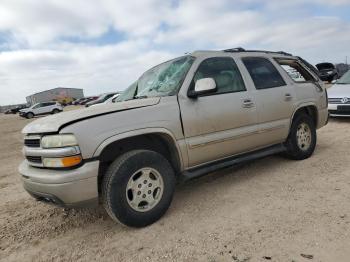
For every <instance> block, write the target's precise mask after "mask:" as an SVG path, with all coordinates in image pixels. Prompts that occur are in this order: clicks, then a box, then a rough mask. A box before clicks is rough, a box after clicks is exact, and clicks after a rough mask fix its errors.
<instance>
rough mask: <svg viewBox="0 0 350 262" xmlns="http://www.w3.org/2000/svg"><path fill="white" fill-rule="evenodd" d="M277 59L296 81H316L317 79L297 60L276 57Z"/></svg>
mask: <svg viewBox="0 0 350 262" xmlns="http://www.w3.org/2000/svg"><path fill="white" fill-rule="evenodd" d="M275 60H276V61H277V63H279V64H280V65H281V67H282V68H283V69H284V70H285V71H286V72H287V74H288V75H289V76H290V78H292V79H293V81H294V82H297V83H300V82H308V81H312V82H314V81H316V79H315V78H314V77H313V76H312V75H311V74H310V73H309V72H308V71H307V70H306V69H305V68H304V67H303V66H302V65H301V64H300V63H299V62H298V61H297V60H294V59H280V58H276V59H275Z"/></svg>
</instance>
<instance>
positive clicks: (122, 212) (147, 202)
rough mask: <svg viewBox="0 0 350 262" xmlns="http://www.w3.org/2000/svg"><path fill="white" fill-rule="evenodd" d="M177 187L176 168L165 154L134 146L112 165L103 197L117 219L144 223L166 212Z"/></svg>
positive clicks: (106, 179)
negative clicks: (134, 148) (136, 148)
mask: <svg viewBox="0 0 350 262" xmlns="http://www.w3.org/2000/svg"><path fill="white" fill-rule="evenodd" d="M174 189H175V174H174V170H173V168H172V167H171V165H170V163H169V161H168V160H167V159H166V158H165V157H163V156H162V155H161V154H159V153H157V152H154V151H150V150H132V151H130V152H127V153H125V154H123V155H122V156H120V157H118V158H117V159H116V160H115V161H114V162H113V163H112V164H111V165H110V167H109V168H108V170H107V172H106V174H105V177H104V179H103V182H102V201H103V205H104V207H105V209H106V211H107V213H108V214H109V215H110V217H111V218H112V219H113V220H115V221H118V222H120V223H122V224H124V225H127V226H131V227H144V226H147V225H150V224H152V223H154V222H155V221H157V220H158V219H160V218H161V217H162V216H163V215H164V214H165V212H166V211H167V209H168V208H169V206H170V203H171V200H172V197H173V193H174Z"/></svg>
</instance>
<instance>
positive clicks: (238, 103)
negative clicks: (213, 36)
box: [179, 56, 257, 167]
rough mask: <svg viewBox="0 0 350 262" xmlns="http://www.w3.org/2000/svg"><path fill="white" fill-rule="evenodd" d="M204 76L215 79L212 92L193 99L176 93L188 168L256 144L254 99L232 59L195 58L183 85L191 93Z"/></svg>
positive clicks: (242, 150)
mask: <svg viewBox="0 0 350 262" xmlns="http://www.w3.org/2000/svg"><path fill="white" fill-rule="evenodd" d="M189 77H190V78H191V79H188V78H189ZM208 77H210V78H213V79H214V80H215V82H216V85H217V91H216V92H214V93H210V94H206V95H202V96H199V97H198V98H196V99H193V98H189V97H188V96H187V95H186V94H185V93H181V92H180V94H179V104H180V110H181V117H182V123H183V130H184V135H185V140H186V143H187V149H188V156H189V166H190V167H191V166H196V165H199V164H203V163H205V162H210V161H213V160H217V159H221V158H224V157H227V156H230V155H233V154H236V153H241V152H245V151H247V150H249V149H251V148H254V146H255V144H256V143H257V141H254V139H256V137H255V136H254V134H256V132H257V112H256V107H255V103H254V99H253V97H252V96H251V93H250V91H249V89H248V88H247V86H246V84H245V82H244V81H243V78H242V75H241V73H240V71H239V69H238V67H237V65H236V63H235V61H234V60H233V58H232V57H229V56H226V57H210V58H201V59H197V60H196V62H195V64H194V65H193V67H192V69H191V70H190V72H189V74H188V76H187V79H186V81H185V83H186V82H187V86H189V88H188V89H189V90H191V89H193V88H194V85H195V82H196V81H197V80H199V79H202V78H208ZM188 89H187V90H186V92H187V91H188Z"/></svg>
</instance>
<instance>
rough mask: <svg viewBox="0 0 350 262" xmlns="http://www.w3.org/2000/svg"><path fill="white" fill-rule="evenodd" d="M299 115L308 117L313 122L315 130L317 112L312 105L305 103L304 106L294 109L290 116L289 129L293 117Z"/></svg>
mask: <svg viewBox="0 0 350 262" xmlns="http://www.w3.org/2000/svg"><path fill="white" fill-rule="evenodd" d="M301 113H303V114H307V115H308V116H310V117H311V118H312V119H313V121H314V124H315V127H316V128H317V126H318V111H317V106H316V105H315V104H314V103H305V104H301V105H299V106H298V107H297V108H296V109H295V111H294V113H293V115H292V118H291V121H290V127H291V126H292V123H293V120H294V119H295V117H296V116H297V115H299V114H301Z"/></svg>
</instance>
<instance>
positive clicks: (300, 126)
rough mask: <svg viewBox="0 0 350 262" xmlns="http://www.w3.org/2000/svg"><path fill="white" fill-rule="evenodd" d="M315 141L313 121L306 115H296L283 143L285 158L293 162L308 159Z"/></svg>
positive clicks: (313, 148) (313, 149)
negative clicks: (293, 160) (285, 148)
mask: <svg viewBox="0 0 350 262" xmlns="http://www.w3.org/2000/svg"><path fill="white" fill-rule="evenodd" d="M316 140H317V137H316V127H315V124H314V121H313V119H312V118H311V117H310V116H308V115H306V114H300V115H297V116H296V117H295V119H294V120H293V123H292V126H291V130H290V133H289V136H288V139H287V141H286V143H285V144H286V147H287V152H286V155H287V157H289V158H291V159H295V160H303V159H306V158H309V157H310V156H311V155H312V154H313V152H314V151H315V147H316Z"/></svg>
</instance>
